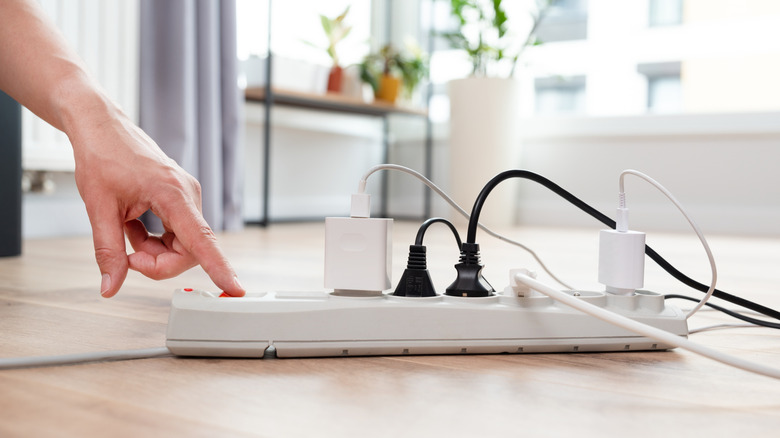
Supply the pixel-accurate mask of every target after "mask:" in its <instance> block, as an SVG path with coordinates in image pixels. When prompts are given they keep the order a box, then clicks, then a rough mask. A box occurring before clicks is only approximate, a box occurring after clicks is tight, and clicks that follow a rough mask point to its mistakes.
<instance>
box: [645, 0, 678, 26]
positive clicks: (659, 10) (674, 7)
mask: <svg viewBox="0 0 780 438" xmlns="http://www.w3.org/2000/svg"><path fill="white" fill-rule="evenodd" d="M682 18H683V0H650V15H649V21H650V22H649V23H648V24H649V25H650V27H654V26H674V25H678V24H682V21H683V20H682Z"/></svg>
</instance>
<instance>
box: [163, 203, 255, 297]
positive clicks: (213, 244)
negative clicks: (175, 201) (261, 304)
mask: <svg viewBox="0 0 780 438" xmlns="http://www.w3.org/2000/svg"><path fill="white" fill-rule="evenodd" d="M185 204H186V206H187V208H182V207H181V206H177V207H172V208H171V207H168V206H165V207H163V208H162V209H161V211H159V212H157V214H158V215H159V216H160V219H162V221H163V222H165V223H166V224H167V226H168V227H170V229H171V231H172V232H173V233H174V234H175V235H176V237H177V238H178V240H179V242H180V243H181V244H182V246H183V247H184V249H185V250H186V251H187V252H189V253H190V254H192V255H193V257H195V260H197V261H198V263H199V264H200V266H201V267H202V268H203V270H204V271H206V274H208V276H209V278H211V281H213V282H214V284H215V285H216V286H217V287H218V288H220V289H221V290H222V291H223V292H225V293H227V294H228V295H231V296H234V297H241V296H244V294H245V293H246V291H245V290H244V287H243V286H241V283H239V281H238V277H237V276H236V273H235V271H234V270H233V267H232V266H230V262H228V260H227V257H225V254H224V253H223V252H222V250H221V249H220V248H219V245H218V244H217V237H216V236H215V235H214V231H213V230H212V229H211V227H209V225H208V223H206V220H205V219H204V218H203V216H202V215H201V214H200V212H199V211H198V210H197V209H196V208H195V206H194V205H192V204H191V203H189V202H186V203H185Z"/></svg>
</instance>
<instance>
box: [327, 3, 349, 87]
mask: <svg viewBox="0 0 780 438" xmlns="http://www.w3.org/2000/svg"><path fill="white" fill-rule="evenodd" d="M348 12H349V6H347V8H346V9H345V10H344V12H342V13H341V14H340V15H338V16H337V17H335V18H329V17H326V16H325V15H323V14H320V22H321V23H322V29H323V30H324V31H325V35H326V36H327V37H328V47H327V48H326V50H327V52H328V56H330V59H331V60H332V61H333V64H332V66H331V68H330V73H329V75H328V91H331V92H334V93H339V92H341V79H342V75H343V70H342V68H341V65H340V64H339V56H338V53H337V52H336V46H337V45H338V44H339V42H341V41H342V40H343V39H344V38H346V37H347V35H349V32H350V31H351V30H352V26H347V25H346V24H345V23H344V19H345V18H346V17H347V13H348Z"/></svg>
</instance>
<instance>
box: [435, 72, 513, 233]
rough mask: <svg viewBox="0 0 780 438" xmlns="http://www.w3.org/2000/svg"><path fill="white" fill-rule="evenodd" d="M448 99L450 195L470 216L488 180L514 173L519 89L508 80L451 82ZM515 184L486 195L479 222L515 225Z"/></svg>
mask: <svg viewBox="0 0 780 438" xmlns="http://www.w3.org/2000/svg"><path fill="white" fill-rule="evenodd" d="M449 93H450V167H449V171H450V174H449V193H450V194H451V195H452V197H453V198H454V199H455V201H456V202H458V204H460V205H461V206H462V207H463V208H464V209H465V210H466V211H468V212H471V208H472V206H473V205H474V201H475V200H476V197H477V195H478V194H479V192H480V190H482V187H483V186H484V185H485V184H486V183H487V182H488V181H489V180H490V179H491V178H493V177H494V176H496V175H497V174H498V173H500V172H502V171H504V170H508V169H513V168H517V167H518V164H519V163H518V160H519V158H520V147H521V143H520V130H519V126H518V125H519V118H520V117H519V114H520V93H521V86H520V82H519V81H516V80H513V79H503V78H466V79H457V80H454V81H451V82H450V84H449ZM516 184H517V183H516V182H511V181H507V182H505V183H502V184H500V185H499V186H498V187H497V188H496V189H494V190H493V191H492V192H491V194H490V196H489V197H488V200H487V202H486V203H485V205H484V207H483V209H482V213H481V216H480V221H481V222H483V223H485V224H486V225H488V226H490V225H494V226H507V225H513V224H514V223H515V220H516V217H515V216H516V212H515V206H516V205H517V202H516V199H515V193H517V189H516V188H517V185H516ZM464 237H465V236H464Z"/></svg>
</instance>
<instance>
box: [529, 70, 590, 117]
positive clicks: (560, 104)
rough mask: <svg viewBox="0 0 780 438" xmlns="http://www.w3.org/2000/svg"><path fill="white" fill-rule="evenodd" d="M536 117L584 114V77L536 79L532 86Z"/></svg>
mask: <svg viewBox="0 0 780 438" xmlns="http://www.w3.org/2000/svg"><path fill="white" fill-rule="evenodd" d="M534 88H535V93H534V94H535V96H536V114H537V115H558V114H578V113H579V114H582V113H584V112H585V77H584V76H576V77H570V78H558V77H554V78H537V79H536V80H535V84H534Z"/></svg>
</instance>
